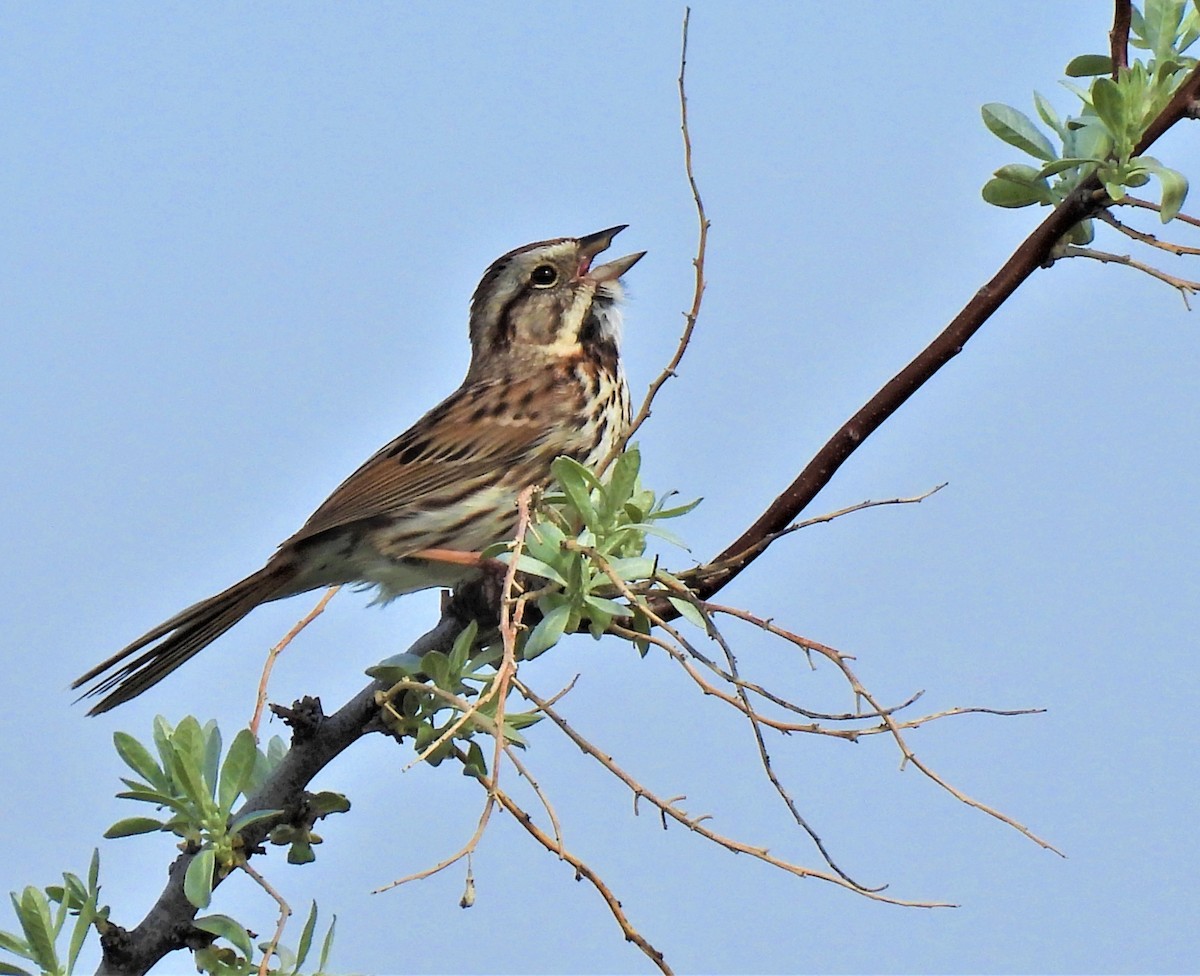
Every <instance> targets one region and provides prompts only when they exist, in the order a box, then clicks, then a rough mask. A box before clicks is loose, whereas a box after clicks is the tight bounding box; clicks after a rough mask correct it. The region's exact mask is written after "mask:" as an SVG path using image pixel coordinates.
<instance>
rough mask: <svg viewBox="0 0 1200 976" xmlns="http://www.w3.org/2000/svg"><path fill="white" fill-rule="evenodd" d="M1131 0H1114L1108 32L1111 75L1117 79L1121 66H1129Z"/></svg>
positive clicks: (1114, 79)
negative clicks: (1110, 28)
mask: <svg viewBox="0 0 1200 976" xmlns="http://www.w3.org/2000/svg"><path fill="white" fill-rule="evenodd" d="M1132 6H1133V3H1132V0H1116V3H1115V4H1113V25H1112V30H1110V31H1109V32H1108V45H1109V50H1110V52H1111V53H1112V77H1113V81H1116V80H1117V75H1118V74H1120V72H1121V69H1122V68H1128V67H1129V21H1130V15H1131V14H1132V12H1133V11H1132Z"/></svg>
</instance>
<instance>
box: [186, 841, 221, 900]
mask: <svg viewBox="0 0 1200 976" xmlns="http://www.w3.org/2000/svg"><path fill="white" fill-rule="evenodd" d="M216 864H217V857H216V853H215V852H214V851H213V849H212V848H211V847H204V848H201V850H200V852H199V853H198V854H197V855H196V856H195V857H193V858H192V861H191V863H190V864H189V865H188V866H187V873H186V874H185V875H184V876H183V893H184V895H185V896H186V897H187V900H188V902H190V903H191V904H193V905H195V906H196V907H197V908H207V907H208V903H209V902H210V901H211V900H212V881H213V869H214V868H215V867H216Z"/></svg>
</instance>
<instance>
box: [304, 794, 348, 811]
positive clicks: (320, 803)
mask: <svg viewBox="0 0 1200 976" xmlns="http://www.w3.org/2000/svg"><path fill="white" fill-rule="evenodd" d="M308 808H309V810H311V811H312V812H313V813H315V814H318V815H319V816H322V817H326V816H328V815H329V814H331V813H346V812H348V811H349V810H350V800H349V798H348V797H347V796H346V795H345V794H343V793H334V792H333V791H332V790H321V792H320V793H316V794H314V795H313V796H311V797H309V800H308Z"/></svg>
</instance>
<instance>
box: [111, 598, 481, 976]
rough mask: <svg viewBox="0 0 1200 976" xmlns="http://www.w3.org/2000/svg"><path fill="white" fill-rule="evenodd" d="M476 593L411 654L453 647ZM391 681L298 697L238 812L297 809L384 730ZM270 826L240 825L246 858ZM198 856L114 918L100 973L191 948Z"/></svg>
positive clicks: (144, 967) (128, 971) (454, 604)
mask: <svg viewBox="0 0 1200 976" xmlns="http://www.w3.org/2000/svg"><path fill="white" fill-rule="evenodd" d="M474 595H475V594H469V595H464V596H461V597H460V596H457V595H456V598H455V599H454V600H452V601H450V604H449V605H448V606H447V607H446V608H445V609H444V610H443V612H442V617H441V619H440V620H439V621H438V623H437V626H435V627H434V628H433V629H432V630H430V631H429V632H428V633H427V634H425V635H424V636H423V637H420V638H418V639H417V640H416V641H415V642H414V643H413V645H412V647H410V648H409V653H412V654H418V655H422V654H425V653H427V652H429V651H431V650H440V651H443V652H448V651H449V650H450V648H451V647H452V646H453V645H454V639H455V638H456V637H457V636H458V634H459V633H460V632H461V631H462V629H463V628H464V627H465V626H466V621H467V620H469V619H470V613H469V611H468V609H467V604H468V603H469V600H470V599H471V598H473V597H474ZM387 687H388V685H387V684H385V683H384V682H380V681H373V682H371V683H370V684H369V685H367V686H366V687H365V688H363V689H362V690H361V691H360V692H359V693H358V694H357V695H355V696H354V697H353V698H351V699H350V701H348V702H347V703H346V704H345V705H343V706H342V707H341V708H340V709H338V710H337V711H336V712H334V713H333V714H332V715H328V716H327V715H323V714H322V713H321V708H320V703H319V702H318V701H316V700H315V699H306V700H305V702H303V703H300V704H298V705H297V707H296V708H295V709H294V710H293V711H292V716H293V719H292V723H291V724H292V745H291V748H290V749H289V750H288V752H287V755H285V756H284V757H283V759H282V760H281V761H280V763H279V765H278V766H277V767H276V768H275V770H274V771H273V772H272V773H271V775H270V776H269V777H268V778H267V780H266V781H265V782H264V783H263V785H262V787H261V788H260V789H259V790H258V791H257V792H256V793H255V794H254V795H253V796H251V797H249V798H247V800H246V802H245V803H244V804H243V805H242V807H241V808H240V809H239V810H238V811H237V812H236V813H235V814H234V819H236V818H238V817H241V816H244V815H245V814H247V813H252V812H254V811H256V810H289V809H291V810H294V809H295V808H296V807H297V805H298V804H299V803H300V802H301V801H302V800H303V798H304V792H305V790H306V789H307V787H308V784H309V783H310V782H312V780H313V777H314V776H316V775H317V773H319V772H320V771H321V770H322V769H324V768H325V766H327V765H328V764H329V763H330V762H331V761H332V760H333V759H334V758H336V757H337V756H338V755H340V754H341V753H342V752H343V751H344V750H346V749H347V748H349V747H350V746H351V745H352V744H353V743H354V742H356V741H357V740H358V739H360V738H362V737H363V736H364V735H366V734H367V733H368V732H376V731H382V727H381V726H379V725H377V723H376V721H375V719H376V716H377V714H378V711H379V706H378V704H377V703H376V696H377V695H378V694H379V693H381V692H383V691H385V690H386V689H387ZM272 826H273V822H272V821H270V820H266V821H259V822H257V823H254V824H251V825H250V826H249V827H247V828H246V829H245V830H243V831H242V832H241V833H242V838H243V840H244V842H245V850H246V852H247V857H249V856H250V855H251V854H252V853H253V851H254V849H255V848H256V847H258V846H259V845H260V844H262V843H263V841H264V840H265V839H266V837H267V834H268V833H269V832H270V830H271V827H272ZM194 856H195V855H194V854H189V853H184V854H181V855H179V857H177V858H176V859H175V862H174V863H173V864H172V865H171V867H170V871H169V875H168V880H167V884H166V887H165V888H164V889H163V891H162V894H161V895H159V897H158V901H156V902H155V903H154V905H153V907H151V909H150V911H149V912H147V914H146V917H145V918H144V919H142V921H141V922H139V923H138V925H137V927H136V928H133V929H130V930H126V929H123V928H121V927H120V926H118V925H113V926H112V927H111V928H110V929H109V930H108V931H107V932H105V933H104V935H103V936H101V939H100V945H101V950H102V952H103V955H102V958H101V962H100V967H99V969H98V970H97V973H98V974H104V976H142V974H144V973H146V972H147V971H148V970H149V969H150V968H151V967H152V966H154V965H155V964H156V963H157V962H158V961H159V960H161V959H162V958H163V957H164V956H166V955H167V954H168V953H170V952H174V951H175V950H177V949H183V948H187V946H188V945H189V944H190V943H189V939H190V938H191V937H192V936H193V933H194V929H193V927H192V920H193V919H194V918H195V917H196V912H197V909H196V906H195V905H193V904H192V903H191V902H189V901H188V900H187V897H186V896H185V895H184V893H183V879H184V875H185V874H186V873H187V868H188V865H189V864H190V863H191V861H192V858H193V857H194ZM220 882H221V879H220V878H214V880H213V884H214V886H216V885H217V884H220Z"/></svg>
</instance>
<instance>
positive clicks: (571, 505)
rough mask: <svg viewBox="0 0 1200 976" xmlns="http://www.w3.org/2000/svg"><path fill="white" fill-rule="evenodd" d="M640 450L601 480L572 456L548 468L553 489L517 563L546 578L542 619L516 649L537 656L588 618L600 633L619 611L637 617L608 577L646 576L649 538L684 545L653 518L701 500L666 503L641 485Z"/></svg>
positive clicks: (650, 574)
mask: <svg viewBox="0 0 1200 976" xmlns="http://www.w3.org/2000/svg"><path fill="white" fill-rule="evenodd" d="M640 469H641V454H640V452H639V451H638V449H637V447H636V446H631V447H629V448H628V449H627V450H626V451H625V452H624V453H623V454H621V455H620V456H619V457H618V458H617V459H616V461H615V462H614V463H613V465H612V467H611V468H610V471H609V474H608V476H607V478H606V479H605V480H604V481H601V480H600V479H599V478H597V477H596V476H595V475H594V474H593V473H592V472H591V471H589V470H588V469H587V468H585V467H584V466H583V465H581V464H579V463H578V462H577V461H573V460H572V459H570V458H566V457H560V458H558V459H556V460H555V462H554V464H553V466H552V468H551V470H552V471H553V473H554V477H555V482H556V484H557V485H558V487H559V490H558V491H556V492H553V493H548V494H546V495H544V496H543V497H542V498H541V500H540V501H539V503H538V505H537V507H536V509H535V512H534V516H535V517H534V520H533V522H532V524H531V525H530V527H529V531H528V532H527V533H526V537H525V541H524V546H523V551H522V553H521V556H520V558H519V560H518V562H517V567H518V569H520V570H522V571H523V572H526V573H530V574H532V575H535V576H539V577H542V578H543V579H546V580H548V581H549V582H550V583H551V584H553V585H550V586H547V587H545V588H544V589H543V591H542V592H541V594H540V595H539V597H538V599H537V608H538V610H539V611H540V612H541V614H542V619H541V620H540V621H539V622H538V624H537V626H536V627H534V628H533V630H532V631H531V632H530V633H529V634H528V635H527V636H526V638H525V640H524V644H523V646H522V653H523V656H524V657H525V658H526V659H529V658H534V657H537V656H538V655H539V654H541V653H543V652H544V651H546V650H548V649H549V648H550V647H553V646H554V645H555V644H556V643H557V642H558V641H559V639H560V638H561V637H562V635H563V634H565V633H575V632H576V631H578V630H581V629H582V628H583V626H584V625H585V624H586V626H587V629H588V630H589V631H590V632H591V634H592V636H593V637H596V638H599V637H600V635H601V634H603V633H604V632H605V631H607V630H608V628H609V625H610V624H612V622H613V620H614V619H616V618H618V617H636V612H635V610H634V608H631V607H630V606H629V604H628V603H627V602H625V603H621V602H618V601H617V600H616V599H614V597H617V596H618V595H619V589H618V587H617V586H616V584H615V582H614V576H615V577H616V578H618V579H620V580H621V581H622V582H623V583H625V584H628V585H629V586H636V585H638V584H640V583H642V582H644V581H647V580H652V579H654V578H655V575H656V574H657V573H659V572H660V570H659V568H658V561H657V560H656V559H651V558H649V557H647V556H646V544H647V537H648V536H656V537H658V538H660V539H664V540H666V541H667V542H669V543H671V544H673V545H677V546H680V547H682V548H686V546H684V543H683V542H682V540H681V539H679V537H678V536H676V535H675V534H674V533H672V532H670V531H669V530H667V529H665V528H663V526H662V525H661V524H659V523H661V522H663V521H666V520H668V519H673V518H679V517H680V516H682V515H686V514H687V513H688V512H690V511H691V510H692V509H694V508H695V507H696V506H697V505H699V504H700V499H696V500H695V501H692V502H688V503H687V504H684V505H672V506H670V507H668V502H669V501H670V500H671V498H672V496H673V493H668V494H667V495H666V496H664V497H663V498H661V499H660V498H658V497H657V496H656V495H655V493H654V492H653V491H651V490H650V489H648V488H645V487H644V486H643V485H642V483H641V478H640V476H639V475H640Z"/></svg>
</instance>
